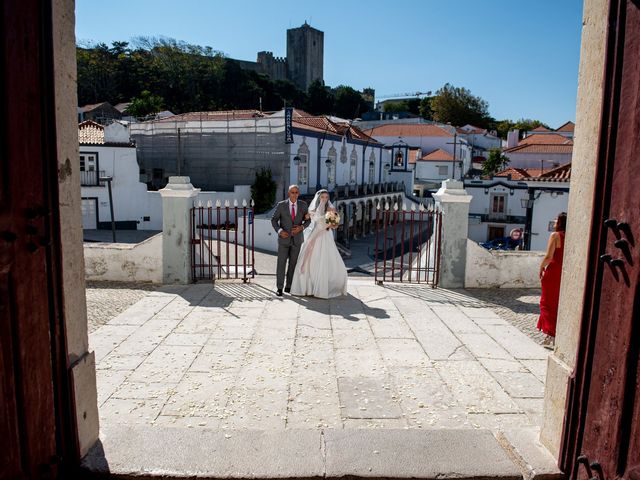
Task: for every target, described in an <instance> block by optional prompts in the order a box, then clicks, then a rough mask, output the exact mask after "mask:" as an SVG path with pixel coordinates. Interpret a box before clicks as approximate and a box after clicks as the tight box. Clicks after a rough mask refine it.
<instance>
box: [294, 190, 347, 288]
mask: <svg viewBox="0 0 640 480" xmlns="http://www.w3.org/2000/svg"><path fill="white" fill-rule="evenodd" d="M329 211H332V212H335V208H334V207H333V204H332V203H331V202H330V201H329V192H327V191H326V190H324V189H323V190H318V192H317V193H316V195H315V197H313V200H312V201H311V203H310V204H309V215H310V216H311V228H308V229H307V231H309V232H310V233H309V234H308V236H307V233H306V231H305V237H306V238H305V241H304V243H303V244H302V248H301V249H300V255H299V257H298V263H297V265H296V269H295V272H294V274H293V283H292V285H291V293H292V294H293V295H310V296H314V297H319V298H332V297H339V296H340V295H346V294H347V269H346V267H345V266H344V262H343V261H342V257H341V256H340V252H338V248H337V247H336V243H335V241H334V240H333V232H332V231H331V230H332V228H334V227H331V226H329V225H328V224H327V222H326V220H325V214H326V213H327V212H329Z"/></svg>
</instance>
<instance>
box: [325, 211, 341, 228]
mask: <svg viewBox="0 0 640 480" xmlns="http://www.w3.org/2000/svg"><path fill="white" fill-rule="evenodd" d="M324 220H325V222H327V225H328V226H329V227H331V228H337V227H338V226H339V225H340V215H338V213H337V212H333V211H329V212H327V213H326V214H325V215H324Z"/></svg>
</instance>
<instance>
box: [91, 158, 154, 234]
mask: <svg viewBox="0 0 640 480" xmlns="http://www.w3.org/2000/svg"><path fill="white" fill-rule="evenodd" d="M80 153H81V154H82V153H97V155H98V171H104V174H105V175H106V176H110V177H113V181H112V182H111V188H112V196H113V213H114V218H115V220H116V221H135V222H139V223H138V228H140V229H143V230H144V229H147V230H155V229H159V228H161V227H159V226H161V225H162V215H161V213H160V212H159V210H158V208H157V203H156V202H157V201H159V200H156V199H154V198H149V197H147V186H146V185H145V184H144V183H141V182H140V181H139V179H140V168H139V166H138V162H137V160H136V149H135V147H108V146H105V147H100V146H93V145H92V146H86V145H80ZM81 196H82V198H97V199H98V221H100V222H107V221H110V220H111V214H110V211H109V191H108V188H107V184H106V183H105V184H104V186H90V187H87V186H83V187H82V188H81ZM145 216H149V217H150V221H149V222H143V218H144V217H145Z"/></svg>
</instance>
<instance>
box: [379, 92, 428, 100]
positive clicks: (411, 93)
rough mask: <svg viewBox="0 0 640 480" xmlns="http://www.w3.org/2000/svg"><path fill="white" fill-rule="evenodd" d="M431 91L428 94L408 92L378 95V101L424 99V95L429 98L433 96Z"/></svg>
mask: <svg viewBox="0 0 640 480" xmlns="http://www.w3.org/2000/svg"><path fill="white" fill-rule="evenodd" d="M431 93H432V92H431V90H429V91H427V92H406V93H394V94H391V95H381V96H378V95H376V100H385V99H388V98H408V97H422V96H423V95H426V96H427V97H430V96H431Z"/></svg>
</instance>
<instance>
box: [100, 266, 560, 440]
mask: <svg viewBox="0 0 640 480" xmlns="http://www.w3.org/2000/svg"><path fill="white" fill-rule="evenodd" d="M272 284H273V278H271V277H260V278H257V279H256V280H254V281H252V283H249V284H242V283H221V282H218V283H216V285H215V288H214V287H213V285H211V284H203V283H201V284H195V285H190V286H186V287H183V286H178V287H170V286H165V287H159V288H157V289H156V290H154V291H151V292H150V293H148V294H147V295H146V296H144V297H143V298H142V299H141V300H139V301H138V302H137V303H135V304H133V305H132V306H131V307H130V308H128V309H127V310H125V311H124V312H122V313H120V314H119V315H118V316H116V317H115V318H113V319H111V320H110V321H108V323H106V324H105V325H103V326H101V327H99V328H97V329H96V330H95V331H94V332H93V333H91V334H90V345H91V348H92V349H93V350H95V353H96V362H97V379H98V397H99V398H98V403H99V408H100V421H101V425H103V426H105V425H113V424H129V425H131V424H144V425H156V426H158V425H160V426H182V427H187V428H201V427H206V428H213V429H228V430H237V429H259V430H283V429H300V428H302V429H326V428H336V429H350V428H396V429H397V428H412V429H413V428H489V429H491V430H493V431H496V430H503V429H513V428H520V427H531V426H535V425H540V415H541V412H542V397H543V391H544V384H543V382H544V378H545V374H546V358H547V355H548V353H549V352H548V351H547V350H545V349H543V348H542V347H541V346H539V345H538V344H536V343H535V342H534V341H533V340H531V339H530V338H529V337H528V336H527V335H525V334H524V333H522V332H521V331H520V330H518V329H517V328H516V327H514V326H512V325H511V324H509V323H508V322H507V321H505V320H503V319H501V318H500V317H499V316H498V315H497V314H496V313H494V312H493V311H492V310H491V309H489V308H487V307H486V303H484V302H482V301H480V300H478V299H476V298H475V297H474V296H471V295H470V294H467V293H465V292H464V291H456V292H453V291H447V290H443V289H435V290H434V289H431V288H430V287H427V286H422V285H399V284H393V285H392V284H386V285H385V286H384V287H382V286H376V285H375V284H374V283H373V281H372V280H371V279H368V278H350V279H349V295H348V296H346V297H342V298H337V299H332V300H321V299H314V298H298V297H292V296H285V297H284V298H278V297H276V296H275V295H274V294H273V291H272V288H273V285H272Z"/></svg>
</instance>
